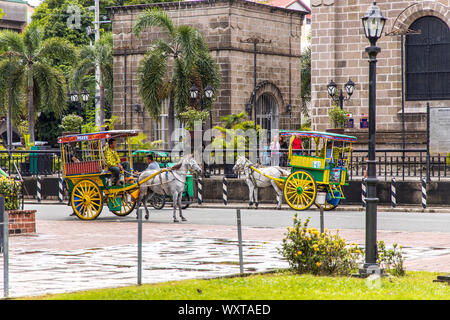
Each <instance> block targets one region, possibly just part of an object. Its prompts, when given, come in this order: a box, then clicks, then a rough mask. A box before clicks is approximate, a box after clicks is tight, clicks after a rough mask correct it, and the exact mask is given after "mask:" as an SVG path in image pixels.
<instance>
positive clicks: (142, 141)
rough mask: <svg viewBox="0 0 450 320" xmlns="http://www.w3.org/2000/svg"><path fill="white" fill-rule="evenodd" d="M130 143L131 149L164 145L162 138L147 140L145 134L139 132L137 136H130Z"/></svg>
mask: <svg viewBox="0 0 450 320" xmlns="http://www.w3.org/2000/svg"><path fill="white" fill-rule="evenodd" d="M130 144H131V147H132V149H138V150H154V149H158V148H161V147H162V146H163V145H164V140H155V141H148V137H147V135H145V134H144V133H143V132H140V133H139V134H138V135H137V136H135V137H130Z"/></svg>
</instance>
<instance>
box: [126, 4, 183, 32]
mask: <svg viewBox="0 0 450 320" xmlns="http://www.w3.org/2000/svg"><path fill="white" fill-rule="evenodd" d="M135 21H136V23H135V24H134V26H133V32H134V34H135V35H136V37H138V36H139V34H140V33H141V31H142V30H143V29H145V28H147V27H160V28H161V29H162V31H163V32H165V33H167V34H170V35H173V34H174V32H175V26H174V24H173V22H172V20H171V19H170V17H169V16H168V15H167V13H165V12H164V11H162V10H160V9H159V8H157V7H154V8H152V9H147V10H144V11H143V12H142V13H140V14H139V15H138V16H137V17H136V18H135Z"/></svg>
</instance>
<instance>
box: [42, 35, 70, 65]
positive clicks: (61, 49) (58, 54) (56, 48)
mask: <svg viewBox="0 0 450 320" xmlns="http://www.w3.org/2000/svg"><path fill="white" fill-rule="evenodd" d="M37 58H38V59H39V58H51V59H58V60H63V61H66V62H68V63H69V64H74V63H76V61H77V60H78V51H77V50H76V48H75V46H74V45H73V44H71V43H70V42H69V41H67V40H66V39H62V38H57V37H54V38H49V39H46V40H44V41H43V42H42V45H41V47H40V49H39V52H38V54H37Z"/></svg>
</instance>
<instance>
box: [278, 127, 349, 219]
mask: <svg viewBox="0 0 450 320" xmlns="http://www.w3.org/2000/svg"><path fill="white" fill-rule="evenodd" d="M280 135H281V136H284V137H291V140H290V143H289V154H288V159H289V164H288V166H289V167H291V174H290V176H289V177H285V178H283V180H284V187H285V190H284V192H285V198H286V200H287V202H288V204H289V205H290V206H291V207H293V208H294V209H297V210H304V209H306V208H309V206H310V205H311V204H312V203H314V201H315V196H316V192H317V191H323V192H327V204H329V207H328V208H331V209H334V208H335V207H336V206H337V205H338V204H339V201H340V200H341V199H345V197H344V193H343V191H342V186H346V185H348V168H349V162H350V155H351V150H352V143H353V142H354V141H356V137H353V136H347V135H343V134H337V133H331V132H317V131H292V130H281V134H280ZM293 136H299V137H300V138H301V139H302V140H303V139H305V140H307V141H308V143H303V144H306V145H308V147H309V148H306V149H303V150H302V151H301V152H300V154H295V153H294V152H293V150H292V139H293ZM328 143H329V145H330V146H331V147H330V148H328V149H329V150H331V151H330V152H329V154H328V152H327V151H326V150H327V145H328ZM336 145H339V146H336ZM313 146H315V150H314V149H311V147H313ZM320 146H322V149H323V150H321V151H319V149H320ZM336 151H337V152H336ZM294 176H295V177H294ZM298 179H306V180H308V181H311V182H310V187H309V188H310V189H311V190H312V189H314V191H311V195H305V199H299V200H298V203H297V204H292V203H291V202H290V201H288V200H289V195H287V193H289V190H287V189H286V182H287V184H290V186H288V189H289V188H291V189H293V185H295V184H299V185H300V184H301V183H300V182H298V183H297V182H296V181H295V180H298ZM291 180H293V181H292V182H291ZM305 185H306V184H305ZM296 188H297V189H296V190H297V191H296V193H297V194H298V193H300V194H301V193H302V192H303V190H304V188H302V187H296ZM290 192H291V193H292V194H293V195H292V197H291V198H294V199H295V195H294V193H295V192H294V191H290ZM306 197H307V198H306ZM310 198H311V199H310ZM300 200H301V201H303V200H304V201H305V205H303V204H301V203H300V202H301V201H300ZM316 205H317V204H316ZM326 208H327V207H326ZM331 209H330V210H331Z"/></svg>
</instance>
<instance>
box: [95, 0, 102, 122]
mask: <svg viewBox="0 0 450 320" xmlns="http://www.w3.org/2000/svg"><path fill="white" fill-rule="evenodd" d="M94 19H95V21H94V30H95V42H96V43H97V42H98V41H99V40H100V0H95V14H94ZM100 82H101V70H100V65H99V64H97V65H96V67H95V96H96V97H98V96H100ZM94 101H95V125H96V126H97V127H99V128H101V126H102V125H103V121H104V119H103V116H104V115H103V110H102V108H103V106H102V102H103V101H100V99H98V100H95V99H94ZM100 130H102V129H100Z"/></svg>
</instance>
